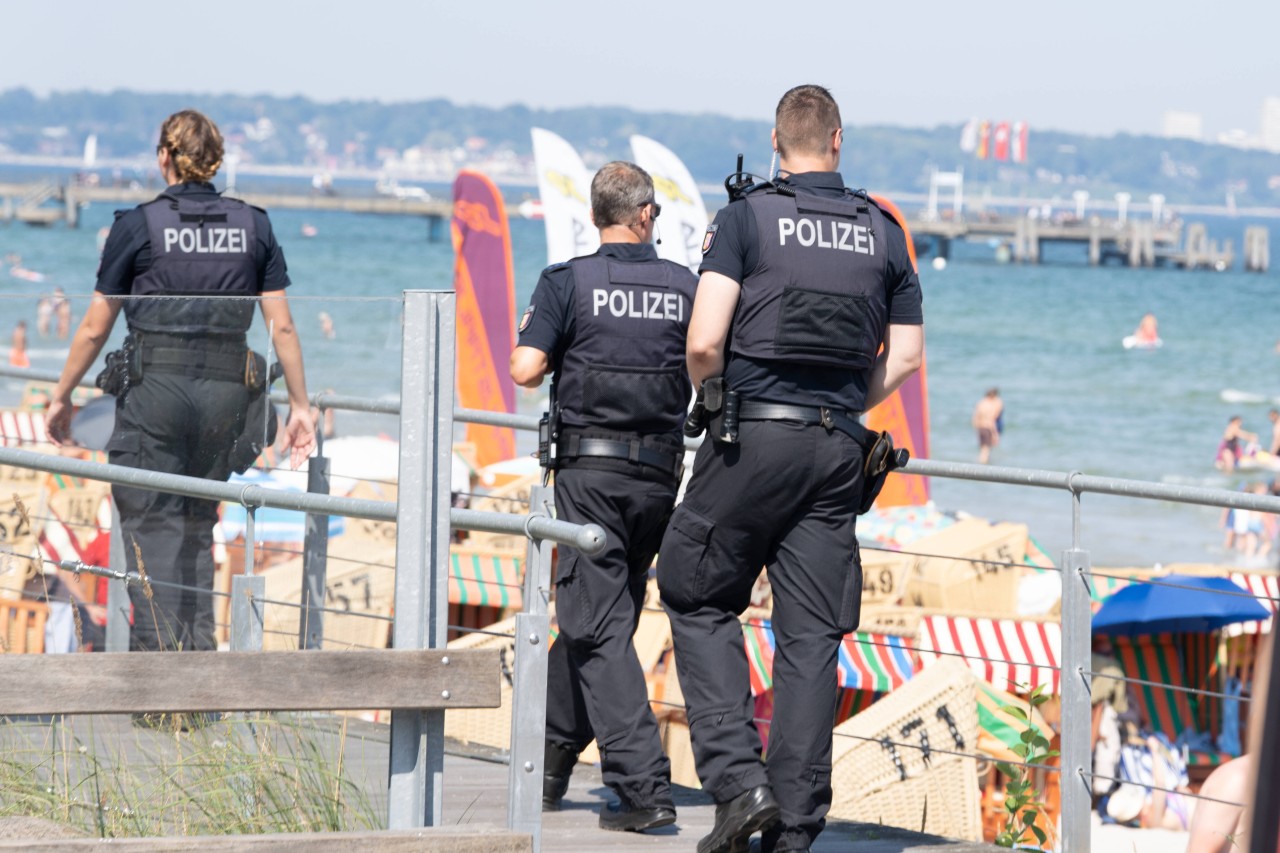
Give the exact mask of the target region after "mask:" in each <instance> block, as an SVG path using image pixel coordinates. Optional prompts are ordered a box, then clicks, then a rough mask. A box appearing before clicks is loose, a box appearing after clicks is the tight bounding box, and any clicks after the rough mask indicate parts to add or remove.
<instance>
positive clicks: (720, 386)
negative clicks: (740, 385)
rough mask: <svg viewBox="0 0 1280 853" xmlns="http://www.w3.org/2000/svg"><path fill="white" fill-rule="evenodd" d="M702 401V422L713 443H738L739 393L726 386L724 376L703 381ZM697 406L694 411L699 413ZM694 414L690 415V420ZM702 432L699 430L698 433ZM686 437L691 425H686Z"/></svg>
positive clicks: (699, 393) (700, 394)
mask: <svg viewBox="0 0 1280 853" xmlns="http://www.w3.org/2000/svg"><path fill="white" fill-rule="evenodd" d="M698 396H699V397H700V398H701V400H702V408H703V411H702V413H701V415H702V418H701V419H702V422H703V423H705V424H706V427H707V429H708V432H709V433H710V435H711V438H712V440H713V441H717V442H719V443H721V444H737V443H738V392H736V391H731V390H730V389H729V388H728V387H726V386H725V384H724V377H723V376H716V377H714V378H712V379H704V380H702V388H701V390H699V392H698ZM697 408H698V407H697V404H695V405H694V411H695V412H696V411H697ZM693 414H694V413H690V418H692V417H693ZM701 431H702V430H701V429H699V430H698V432H701ZM685 435H689V424H688V423H686V425H685Z"/></svg>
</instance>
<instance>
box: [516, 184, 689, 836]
mask: <svg viewBox="0 0 1280 853" xmlns="http://www.w3.org/2000/svg"><path fill="white" fill-rule="evenodd" d="M660 211H661V208H660V207H659V206H658V204H657V202H655V201H654V189H653V180H652V179H651V178H650V177H649V175H648V173H647V172H645V171H644V170H643V169H641V168H640V167H639V166H636V165H634V164H632V163H624V162H614V163H609V164H607V165H606V166H604V168H602V169H601V170H600V171H599V172H598V173H597V174H596V176H595V178H594V179H593V180H592V182H591V215H592V220H593V221H594V223H595V225H596V227H597V228H599V229H600V242H601V246H600V249H599V251H597V252H596V253H595V254H593V255H587V256H585V257H580V258H574V259H573V260H571V261H569V262H568V263H563V264H556V265H554V266H551V267H548V268H547V269H546V270H545V271H544V272H543V273H542V277H541V279H539V281H538V286H537V289H536V290H535V291H534V294H533V299H532V301H531V302H530V304H529V308H528V310H526V311H525V314H524V316H523V317H522V319H521V322H520V339H519V345H518V346H517V347H516V349H515V351H514V352H513V353H512V355H511V376H512V378H513V379H514V380H515V381H516V382H517V383H518V384H520V385H523V386H525V387H528V388H535V387H537V386H538V385H539V384H540V383H541V382H542V378H543V376H545V375H546V374H547V372H548V371H549V370H552V371H554V376H553V380H552V382H553V384H552V388H553V391H554V392H558V393H553V395H552V400H553V403H552V408H553V411H552V413H551V418H552V419H554V418H555V415H556V412H555V411H554V409H555V408H556V403H555V402H554V401H555V399H556V397H557V396H558V398H559V406H558V408H559V421H560V426H559V428H558V434H556V435H553V436H552V437H551V441H552V442H553V443H554V444H555V462H554V463H553V467H554V468H555V469H556V477H555V497H556V512H557V515H558V517H560V518H562V519H565V520H566V521H572V522H576V523H579V524H585V523H587V522H595V523H596V524H599V525H600V526H601V527H603V528H604V529H605V531H606V532H607V533H608V543H607V545H606V546H605V550H604V551H603V552H602V553H600V554H597V555H595V556H588V555H586V554H583V553H581V552H579V551H577V550H576V549H573V548H569V547H567V546H564V545H561V546H560V563H559V569H558V573H557V578H556V617H557V620H558V621H559V625H560V636H559V639H558V640H557V642H556V643H555V644H554V645H553V646H552V647H551V652H550V663H549V672H548V676H547V746H546V764H545V774H546V775H545V778H544V786H543V807H544V808H546V809H551V810H554V809H558V808H559V806H560V800H561V798H562V797H563V796H564V794H565V791H566V790H567V789H568V786H569V776H570V773H571V772H572V770H573V766H574V764H575V763H576V762H577V760H578V754H579V753H580V752H582V750H583V748H585V747H586V746H587V745H588V744H589V743H590V742H591V740H592V738H594V739H595V741H596V743H597V744H598V745H599V747H600V763H601V769H602V771H603V776H604V782H605V784H606V785H608V786H609V787H610V788H612V789H613V790H614V792H615V793H616V794H617V795H618V799H619V801H620V802H619V803H618V804H617V805H612V804H610V805H608V806H606V807H605V808H603V809H601V811H600V826H601V827H602V828H604V829H612V830H631V831H642V830H646V829H652V828H654V827H659V826H665V825H667V824H670V823H672V822H674V821H675V819H676V813H675V806H674V804H673V803H672V800H671V781H670V780H671V764H670V762H669V761H668V760H667V757H666V755H665V754H664V753H663V751H662V744H661V742H660V740H659V737H658V726H657V722H656V720H655V719H654V716H653V712H652V711H651V710H650V708H649V697H648V692H647V690H646V687H645V680H644V673H643V671H642V670H641V668H640V663H639V660H638V659H637V658H636V651H635V646H634V645H633V643H632V638H633V636H634V635H635V631H636V627H637V625H638V623H639V619H640V611H641V607H642V605H643V602H644V593H645V583H646V580H647V578H648V573H649V566H650V564H651V563H652V561H653V556H654V553H655V552H656V551H657V549H658V543H659V542H660V541H661V540H662V534H663V531H664V530H665V529H666V526H667V519H668V518H670V516H671V508H672V506H673V505H674V504H675V498H676V488H677V485H678V483H679V479H680V474H681V467H682V466H681V460H682V457H683V443H682V437H681V432H680V427H681V424H682V423H683V421H684V416H685V410H686V408H687V406H688V403H689V398H690V396H691V392H692V386H691V384H690V382H689V375H688V373H687V372H686V370H685V333H686V331H687V330H688V326H689V317H690V312H691V308H692V306H693V295H694V289H695V287H696V285H697V279H696V278H695V277H694V276H693V275H692V274H691V273H690V272H689V271H688V270H687V269H686V268H684V267H682V266H679V265H677V264H674V263H671V262H670V261H662V260H659V259H658V255H657V253H656V252H655V251H654V248H653V246H652V245H651V242H650V241H651V240H652V239H653V225H654V219H656V218H657V216H658V214H659V212H660Z"/></svg>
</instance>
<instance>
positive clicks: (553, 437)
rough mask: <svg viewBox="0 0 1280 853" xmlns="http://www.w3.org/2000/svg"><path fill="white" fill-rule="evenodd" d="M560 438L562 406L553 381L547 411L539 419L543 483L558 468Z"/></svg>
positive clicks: (539, 454)
mask: <svg viewBox="0 0 1280 853" xmlns="http://www.w3.org/2000/svg"><path fill="white" fill-rule="evenodd" d="M559 439H560V406H559V403H558V401H557V400H556V386H555V383H552V385H551V389H550V391H549V392H548V395H547V411H546V412H544V413H543V415H542V417H541V419H539V421H538V464H539V465H540V466H542V484H543V485H544V486H545V485H546V484H547V480H548V477H549V476H550V473H551V472H552V471H554V470H555V468H556V442H557V441H558V440H559Z"/></svg>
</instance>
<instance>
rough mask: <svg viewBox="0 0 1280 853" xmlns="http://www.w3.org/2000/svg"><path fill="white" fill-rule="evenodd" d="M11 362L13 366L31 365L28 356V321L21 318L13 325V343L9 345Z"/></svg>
mask: <svg viewBox="0 0 1280 853" xmlns="http://www.w3.org/2000/svg"><path fill="white" fill-rule="evenodd" d="M9 364H10V365H11V366H12V367H30V366H31V360H30V359H29V358H27V321H26V320H19V321H18V322H17V324H16V325H15V326H14V327H13V343H12V344H11V345H10V347H9Z"/></svg>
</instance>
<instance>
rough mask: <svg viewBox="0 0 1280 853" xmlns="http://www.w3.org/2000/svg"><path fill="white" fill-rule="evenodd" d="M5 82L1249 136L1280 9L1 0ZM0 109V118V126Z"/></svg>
mask: <svg viewBox="0 0 1280 853" xmlns="http://www.w3.org/2000/svg"><path fill="white" fill-rule="evenodd" d="M0 22H2V25H3V31H4V33H5V37H4V39H3V47H2V48H0V51H2V55H0V89H8V88H12V87H15V86H25V87H28V88H31V89H33V90H35V91H37V92H38V93H45V92H48V91H51V90H73V89H85V88H88V89H93V90H98V91H107V90H110V89H114V88H129V89H137V90H143V91H169V92H201V93H222V92H237V93H243V94H253V93H270V94H277V95H295V94H301V95H306V96H309V97H312V98H316V99H319V100H325V101H333V100H341V99H377V100H382V101H410V100H422V99H427V98H438V97H442V98H448V99H450V100H452V101H456V102H459V103H475V104H484V105H491V106H502V105H506V104H511V103H524V104H528V105H530V106H535V107H562V106H584V105H593V104H618V105H624V106H630V107H635V108H637V109H643V110H671V111H676V112H683V113H694V112H708V111H709V112H716V113H723V114H727V115H731V116H737V117H746V118H768V117H770V116H771V113H772V109H773V106H774V104H775V103H776V102H777V99H778V96H779V95H780V94H781V93H782V92H783V91H785V90H786V89H787V88H789V87H790V86H792V85H795V84H797V83H801V82H815V83H822V84H825V85H827V86H830V87H831V88H832V90H833V91H834V93H835V94H836V97H837V99H838V100H839V102H840V104H841V107H842V111H843V114H844V119H845V121H846V122H847V123H849V124H864V123H873V122H883V123H895V124H908V125H916V126H932V125H935V124H939V123H943V122H948V123H954V122H960V121H964V120H966V119H967V118H969V117H970V116H977V117H984V118H992V119H997V120H999V119H1007V120H1016V119H1024V120H1026V121H1028V122H1030V123H1031V125H1032V127H1033V129H1034V128H1036V127H1040V128H1060V129H1064V130H1076V131H1084V132H1090V133H1111V132H1114V131H1116V130H1126V131H1133V132H1145V133H1155V132H1158V131H1159V129H1160V120H1161V116H1162V114H1163V112H1164V111H1165V110H1167V109H1178V110H1185V111H1190V112H1197V113H1201V114H1202V115H1203V116H1204V120H1205V130H1206V131H1207V132H1208V133H1210V134H1212V133H1216V132H1217V131H1220V130H1225V129H1227V128H1236V127H1239V128H1244V129H1246V130H1248V131H1250V132H1257V130H1258V126H1259V116H1260V111H1261V104H1262V99H1263V98H1264V97H1265V96H1268V95H1280V48H1277V47H1276V41H1277V36H1278V35H1280V2H1277V0H1254V2H1239V0H1216V1H1215V2H1207V3H1206V2H1199V3H1192V2H1184V0H1167V2H1159V3H1156V2H1149V3H1148V2H1133V1H1132V0H1105V2H1104V0H1075V2H1072V3H1069V4H1068V3H1053V4H1050V3H1042V2H1036V0H1018V2H1006V1H1005V0H999V2H981V1H980V0H969V2H955V0H948V2H934V0H907V2H895V0H882V2H878V3H874V4H872V3H865V2H861V1H860V0H856V1H855V0H826V2H822V3H797V2H771V3H765V2H760V0H737V2H733V3H724V4H719V3H710V2H699V0H680V2H670V1H669V0H649V2H641V3H625V4H623V3H605V2H598V0H597V2H593V3H588V2H571V0H523V2H506V0H497V2H475V0H448V2H411V0H360V1H359V2H342V3H337V2H333V0H309V2H296V0H254V2H248V0H217V2H197V3H189V4H188V3H181V2H172V0H166V2H153V0H115V2H106V3H104V2H101V0H6V1H5V2H4V3H3V4H2V5H0ZM3 120H4V116H3V115H0V121H3Z"/></svg>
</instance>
